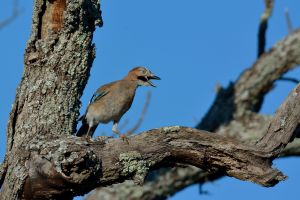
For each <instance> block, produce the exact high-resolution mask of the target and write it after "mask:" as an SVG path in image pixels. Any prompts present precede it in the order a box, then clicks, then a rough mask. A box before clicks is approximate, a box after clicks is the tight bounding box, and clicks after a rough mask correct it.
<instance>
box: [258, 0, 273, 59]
mask: <svg viewBox="0 0 300 200" xmlns="http://www.w3.org/2000/svg"><path fill="white" fill-rule="evenodd" d="M264 2H265V6H266V9H265V11H264V12H263V14H262V16H261V18H260V23H259V29H258V51H257V57H258V58H259V57H260V56H261V55H262V54H263V53H264V52H265V46H266V32H267V28H268V20H269V18H270V16H271V15H272V12H273V8H274V0H264Z"/></svg>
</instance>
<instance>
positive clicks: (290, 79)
mask: <svg viewBox="0 0 300 200" xmlns="http://www.w3.org/2000/svg"><path fill="white" fill-rule="evenodd" d="M278 80H279V81H289V82H292V83H295V84H298V83H300V80H298V79H296V78H290V77H280V78H279V79H278Z"/></svg>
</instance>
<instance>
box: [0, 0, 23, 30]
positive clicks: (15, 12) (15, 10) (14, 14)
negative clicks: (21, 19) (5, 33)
mask: <svg viewBox="0 0 300 200" xmlns="http://www.w3.org/2000/svg"><path fill="white" fill-rule="evenodd" d="M19 15H20V9H19V5H18V0H14V2H13V9H12V13H11V15H10V16H9V17H8V18H6V19H4V20H2V21H0V29H2V28H3V27H5V26H7V25H8V24H9V23H11V22H12V21H13V20H15V19H16V18H17V17H18V16H19Z"/></svg>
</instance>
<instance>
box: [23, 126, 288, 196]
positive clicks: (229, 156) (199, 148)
mask: <svg viewBox="0 0 300 200" xmlns="http://www.w3.org/2000/svg"><path fill="white" fill-rule="evenodd" d="M38 141H40V138H39V139H38V140H37V142H38ZM33 146H34V145H33ZM34 147H35V148H37V149H40V148H39V147H37V146H34ZM112 149H113V151H112ZM30 151H31V152H33V151H34V149H30ZM28 162H29V164H27V166H29V169H28V170H29V171H30V172H31V171H32V172H31V173H30V175H29V179H28V180H27V185H25V188H30V189H27V190H26V191H30V194H28V193H26V194H25V195H32V196H30V198H38V197H44V198H45V197H53V196H54V197H55V196H56V195H58V196H64V197H68V196H72V195H78V194H83V193H85V192H87V191H89V190H91V189H93V188H95V187H97V186H105V185H111V184H113V183H118V182H122V181H124V180H126V179H133V180H134V181H135V182H136V183H138V184H141V183H143V181H144V178H145V177H146V175H147V173H148V171H149V170H153V169H156V168H160V167H162V166H170V165H173V164H175V163H183V164H190V165H194V166H197V167H200V168H203V169H207V170H210V171H222V173H225V174H227V175H229V176H232V177H235V178H238V179H241V180H249V181H252V182H255V183H257V184H260V185H263V186H273V185H275V184H276V183H278V182H279V181H281V180H283V179H284V178H285V176H283V175H282V173H281V172H279V171H278V170H276V169H272V168H271V163H272V162H271V160H270V159H269V158H268V157H266V156H265V155H264V151H263V149H258V148H255V147H254V146H253V147H251V146H247V145H243V144H240V143H238V142H237V141H234V140H230V139H228V138H225V137H222V136H219V135H216V134H211V133H208V132H205V131H199V130H197V129H192V128H184V127H165V128H160V129H153V130H150V131H147V132H145V133H142V134H140V135H136V136H133V137H131V138H129V141H128V143H126V141H123V140H121V139H115V140H110V141H108V142H106V143H104V142H102V141H100V142H87V141H85V140H83V139H82V138H76V137H73V136H69V137H67V138H59V139H56V140H51V141H48V142H46V143H44V144H43V150H42V151H41V152H39V156H37V155H34V156H31V159H30V161H28ZM45 176H46V177H47V182H45V181H44V180H45ZM32 179H33V180H32ZM42 183H43V184H42ZM53 183H60V184H59V185H60V186H61V187H59V188H57V185H58V184H54V185H55V187H52V186H51V185H52V184H53ZM63 183H65V184H63ZM67 183H68V184H67ZM72 185H73V186H72ZM70 186H71V187H70ZM35 191H36V192H35ZM45 195H46V196H45ZM48 195H49V196H48Z"/></svg>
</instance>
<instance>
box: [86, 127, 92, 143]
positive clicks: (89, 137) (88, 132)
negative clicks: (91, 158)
mask: <svg viewBox="0 0 300 200" xmlns="http://www.w3.org/2000/svg"><path fill="white" fill-rule="evenodd" d="M90 132H91V127H90V126H89V128H88V131H87V133H86V135H85V138H86V139H88V140H91V136H90Z"/></svg>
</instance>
